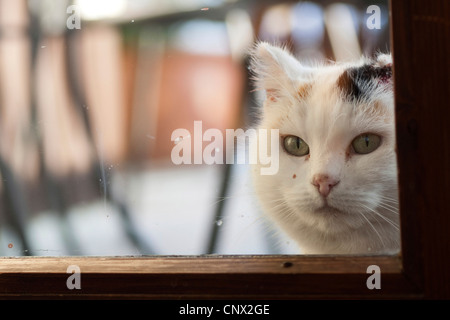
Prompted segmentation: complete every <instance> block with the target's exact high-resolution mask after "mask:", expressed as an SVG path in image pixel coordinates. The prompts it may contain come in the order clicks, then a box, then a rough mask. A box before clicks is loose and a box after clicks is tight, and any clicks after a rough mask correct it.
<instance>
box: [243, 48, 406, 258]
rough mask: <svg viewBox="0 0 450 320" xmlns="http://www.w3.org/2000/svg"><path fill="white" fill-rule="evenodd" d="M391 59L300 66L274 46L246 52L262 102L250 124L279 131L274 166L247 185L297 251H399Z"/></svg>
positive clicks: (257, 172) (257, 167) (255, 174)
mask: <svg viewBox="0 0 450 320" xmlns="http://www.w3.org/2000/svg"><path fill="white" fill-rule="evenodd" d="M391 69H392V59H391V56H390V55H389V54H383V55H379V56H378V57H377V58H376V59H369V58H366V57H363V58H361V59H360V60H359V61H357V62H354V63H330V64H323V65H316V66H312V67H306V66H304V65H302V64H301V63H300V62H299V61H298V60H297V59H295V58H294V57H293V56H292V55H291V54H290V53H288V51H286V50H285V49H283V48H279V47H275V46H272V45H270V44H268V43H259V44H258V45H257V46H256V47H255V50H254V51H253V53H252V65H251V70H252V71H253V73H254V75H255V79H254V80H255V84H256V88H257V89H260V90H265V92H266V99H265V101H264V105H263V107H262V108H261V112H260V115H259V123H258V127H259V128H263V129H279V132H280V150H279V171H278V173H277V174H275V175H261V174H260V172H261V170H260V168H261V167H262V165H260V164H255V165H253V168H252V169H253V170H252V171H253V174H252V175H253V181H254V187H255V190H256V193H257V195H258V198H259V200H260V203H261V205H262V208H263V210H264V211H265V212H266V213H267V214H268V215H269V216H270V217H271V218H272V219H273V220H274V221H275V222H276V223H277V224H278V225H279V226H280V227H281V228H282V229H283V230H285V232H286V233H287V234H288V235H289V236H290V237H292V238H293V239H294V240H295V241H296V242H297V243H298V245H299V246H300V249H301V252H302V253H305V254H372V253H383V254H384V253H396V252H398V251H399V247H400V245H399V243H400V233H399V216H398V193H397V166H396V151H395V126H394V117H395V114H394V97H393V89H392V70H391Z"/></svg>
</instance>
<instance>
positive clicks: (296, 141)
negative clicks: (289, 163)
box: [283, 136, 309, 157]
mask: <svg viewBox="0 0 450 320" xmlns="http://www.w3.org/2000/svg"><path fill="white" fill-rule="evenodd" d="M283 145H284V150H286V152H287V153H289V154H292V155H293V156H296V157H302V156H306V155H307V154H309V146H308V145H307V144H306V142H305V141H303V139H301V138H299V137H296V136H286V137H284V140H283Z"/></svg>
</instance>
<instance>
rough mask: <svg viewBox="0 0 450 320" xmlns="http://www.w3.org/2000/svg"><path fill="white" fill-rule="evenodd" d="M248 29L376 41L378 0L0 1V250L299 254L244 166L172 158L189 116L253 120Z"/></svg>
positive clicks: (340, 55)
mask: <svg viewBox="0 0 450 320" xmlns="http://www.w3.org/2000/svg"><path fill="white" fill-rule="evenodd" d="M372 5H376V6H377V7H378V8H380V15H379V18H380V20H379V21H376V22H379V24H378V25H377V26H376V28H369V27H368V24H367V23H368V20H369V22H370V23H373V17H374V16H373V14H374V13H375V14H376V12H374V11H371V10H369V12H368V8H369V6H372ZM371 17H372V18H371ZM371 19H372V20H371ZM256 40H266V41H270V42H273V43H278V44H283V45H286V46H287V47H288V48H290V49H291V50H292V52H293V53H294V54H295V55H297V56H299V57H300V58H301V59H302V60H304V61H312V60H316V59H319V60H321V59H330V60H339V61H340V60H349V59H353V58H357V57H359V56H360V55H361V54H367V55H372V54H374V53H375V52H377V51H382V52H387V51H389V49H390V48H389V12H388V3H387V0H386V1H377V0H370V1H356V0H354V1H350V0H349V1H327V0H322V1H315V2H309V1H300V2H299V1H269V0H258V1H256V0H247V1H246V0H89V1H88V0H78V1H68V0H67V1H66V0H34V1H33V0H29V1H26V0H0V179H1V180H0V256H23V255H31V256H43V255H46V256H68V255H98V256H102V255H113V256H115V255H197V254H280V253H283V254H289V253H298V251H297V249H296V247H295V244H294V243H291V242H290V241H289V239H287V238H286V237H285V236H284V235H283V234H282V233H281V232H280V231H279V230H277V229H276V228H275V227H273V226H272V225H271V224H270V222H268V221H266V220H265V218H264V216H263V215H261V212H260V210H259V208H258V203H257V201H256V198H255V196H254V194H253V192H252V189H251V183H250V181H249V177H248V168H247V166H246V165H225V164H224V165H218V164H216V165H206V164H203V165H175V164H173V163H172V161H171V157H170V155H171V150H172V148H173V146H174V141H172V140H171V134H172V132H173V131H174V130H175V129H178V128H186V129H187V130H189V131H190V132H193V125H194V121H202V125H203V130H206V129H208V128H217V129H220V130H222V131H224V130H225V129H235V128H244V129H245V128H248V127H249V126H251V124H252V120H253V119H252V110H253V108H256V107H257V104H258V101H259V99H260V97H259V96H258V93H257V92H254V91H253V89H252V87H251V83H249V80H248V79H249V70H248V56H247V53H248V50H249V48H251V47H252V45H253V44H254V42H255V41H256ZM216 151H217V152H221V154H223V156H224V157H226V155H225V154H224V152H223V150H216Z"/></svg>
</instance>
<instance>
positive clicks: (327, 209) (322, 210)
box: [315, 202, 344, 215]
mask: <svg viewBox="0 0 450 320" xmlns="http://www.w3.org/2000/svg"><path fill="white" fill-rule="evenodd" d="M315 211H316V213H319V214H327V215H338V214H344V212H343V211H341V210H339V209H338V208H335V207H333V206H330V205H329V204H328V203H327V202H325V203H324V204H323V205H322V206H321V207H319V208H317V209H316V210H315Z"/></svg>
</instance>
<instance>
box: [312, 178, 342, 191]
mask: <svg viewBox="0 0 450 320" xmlns="http://www.w3.org/2000/svg"><path fill="white" fill-rule="evenodd" d="M311 183H312V184H313V185H314V186H315V187H317V190H318V191H319V193H320V194H321V195H322V196H324V197H327V196H328V195H329V194H330V191H331V189H332V188H333V187H334V186H335V185H337V184H338V183H339V180H337V179H334V178H332V177H330V176H329V175H327V174H316V175H314V177H313V179H312V182H311Z"/></svg>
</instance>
